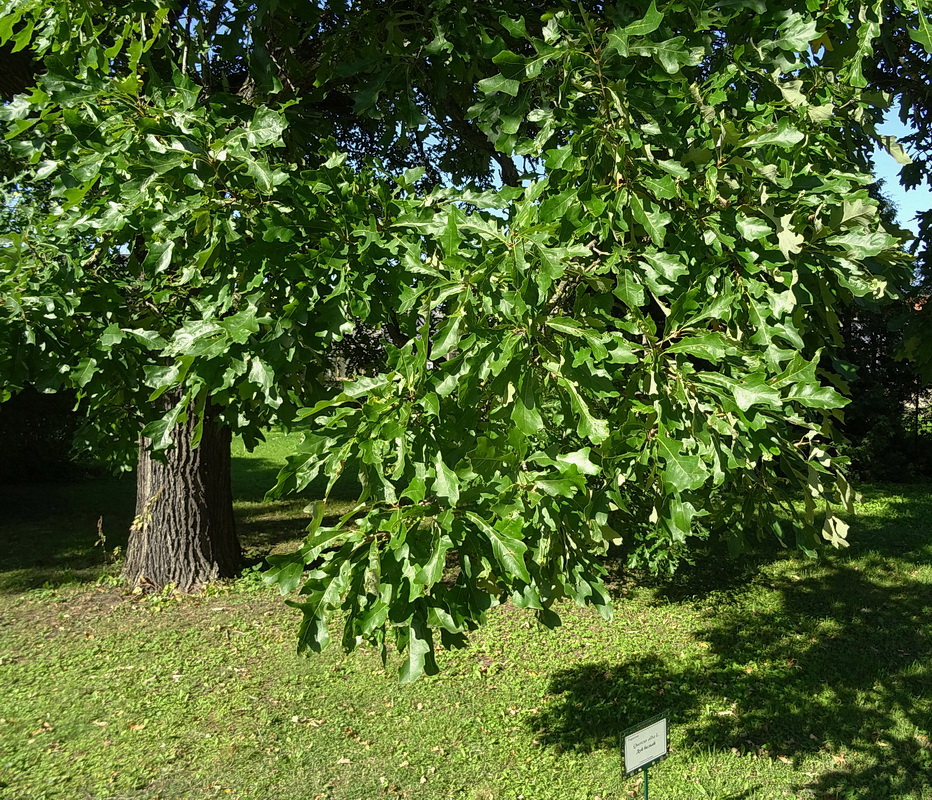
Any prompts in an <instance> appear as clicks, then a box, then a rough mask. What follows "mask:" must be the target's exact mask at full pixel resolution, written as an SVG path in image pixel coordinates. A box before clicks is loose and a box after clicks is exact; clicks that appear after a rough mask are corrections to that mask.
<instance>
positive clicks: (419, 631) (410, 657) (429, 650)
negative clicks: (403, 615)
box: [398, 614, 438, 683]
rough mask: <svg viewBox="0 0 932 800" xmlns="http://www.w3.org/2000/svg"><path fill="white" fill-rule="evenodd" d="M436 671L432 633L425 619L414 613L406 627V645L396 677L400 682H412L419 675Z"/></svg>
mask: <svg viewBox="0 0 932 800" xmlns="http://www.w3.org/2000/svg"><path fill="white" fill-rule="evenodd" d="M437 671H438V670H437V664H436V662H435V661H434V640H433V635H432V634H431V631H430V628H429V627H428V626H427V623H426V621H425V620H424V619H423V618H422V617H421V616H419V615H418V614H415V615H414V616H413V617H412V618H411V623H410V626H409V628H408V646H407V649H406V652H405V660H404V662H403V663H402V665H401V667H400V668H399V670H398V677H399V679H400V681H401V683H412V682H413V681H416V680H417V679H418V678H420V677H421V675H424V674H427V675H436V674H437Z"/></svg>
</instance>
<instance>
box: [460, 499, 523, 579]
mask: <svg viewBox="0 0 932 800" xmlns="http://www.w3.org/2000/svg"><path fill="white" fill-rule="evenodd" d="M466 516H467V517H468V518H469V519H470V520H472V522H473V524H475V526H476V527H477V528H478V529H479V530H480V531H482V532H483V533H484V534H485V535H486V537H487V538H488V540H489V544H491V545H492V552H493V553H494V554H495V560H496V561H497V562H498V563H499V564H500V565H501V567H502V569H504V570H505V574H506V575H507V576H508V577H509V578H520V579H521V580H522V581H524V582H525V583H530V582H531V576H530V575H529V574H528V571H527V565H526V564H525V563H524V554H525V553H526V552H527V545H526V544H525V543H524V542H522V541H521V540H520V539H515V538H513V537H511V536H508V535H507V534H504V533H502V532H501V531H498V530H496V529H495V528H493V527H492V526H491V525H489V524H488V523H487V522H486V521H485V520H484V519H482V517H480V516H479V515H478V514H476V513H474V512H472V511H467V512H466Z"/></svg>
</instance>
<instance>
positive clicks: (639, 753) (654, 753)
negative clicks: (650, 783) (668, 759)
mask: <svg viewBox="0 0 932 800" xmlns="http://www.w3.org/2000/svg"><path fill="white" fill-rule="evenodd" d="M623 736H624V742H625V772H626V773H627V774H628V775H630V774H631V773H632V772H635V771H636V770H639V769H641V768H643V767H647V766H649V765H650V764H653V763H654V762H655V761H659V760H660V759H662V758H664V757H665V756H666V755H667V717H666V714H660V715H658V716H656V717H652V718H651V719H649V720H647V721H645V722H642V723H640V724H639V725H635V726H634V727H633V728H629V729H628V730H626V731H625V732H624V734H623Z"/></svg>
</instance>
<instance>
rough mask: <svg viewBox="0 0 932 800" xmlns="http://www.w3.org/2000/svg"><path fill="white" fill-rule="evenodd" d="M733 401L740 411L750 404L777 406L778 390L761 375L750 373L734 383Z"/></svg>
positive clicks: (778, 400)
mask: <svg viewBox="0 0 932 800" xmlns="http://www.w3.org/2000/svg"><path fill="white" fill-rule="evenodd" d="M735 402H736V403H737V404H738V408H740V409H741V410H742V411H747V410H748V409H749V408H750V407H751V406H755V405H764V406H773V407H777V408H779V406H780V403H781V398H780V392H778V391H777V390H776V389H775V388H774V387H773V386H771V385H769V384H767V383H766V382H765V379H764V378H763V376H761V375H752V376H751V377H750V378H746V379H745V380H743V381H741V382H740V383H736V384H735Z"/></svg>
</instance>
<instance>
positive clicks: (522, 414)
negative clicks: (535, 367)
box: [511, 373, 544, 436]
mask: <svg viewBox="0 0 932 800" xmlns="http://www.w3.org/2000/svg"><path fill="white" fill-rule="evenodd" d="M511 418H512V420H514V423H515V425H516V426H517V427H518V430H519V431H521V433H523V434H525V435H526V436H533V435H534V434H535V433H537V432H538V431H540V430H543V427H544V421H543V420H542V419H541V416H540V412H539V411H538V410H537V403H536V399H535V397H534V378H533V376H532V375H530V374H527V373H525V374H524V375H522V376H521V378H520V379H519V381H518V391H517V393H516V394H515V405H514V408H513V409H512V412H511Z"/></svg>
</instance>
